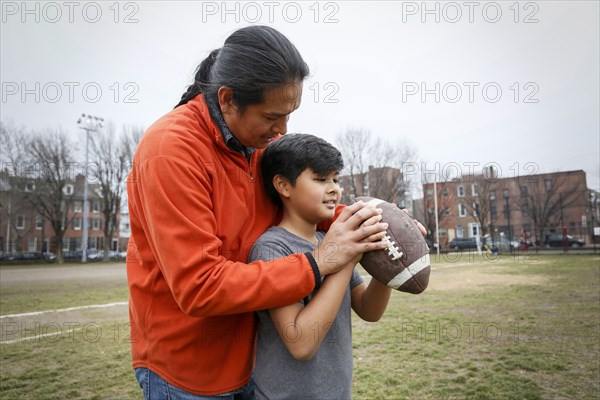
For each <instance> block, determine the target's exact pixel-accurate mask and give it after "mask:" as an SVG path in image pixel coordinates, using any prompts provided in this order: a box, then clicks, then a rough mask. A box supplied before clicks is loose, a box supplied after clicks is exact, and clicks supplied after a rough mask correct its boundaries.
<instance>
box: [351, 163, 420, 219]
mask: <svg viewBox="0 0 600 400" xmlns="http://www.w3.org/2000/svg"><path fill="white" fill-rule="evenodd" d="M340 185H341V187H342V201H341V203H342V204H352V203H354V199H355V198H356V197H358V196H371V197H377V198H379V199H382V200H385V201H388V202H390V203H394V204H398V205H399V206H401V207H405V208H409V209H410V208H411V207H412V201H411V199H410V196H409V195H408V194H407V193H405V183H404V181H403V179H402V172H401V171H400V170H399V169H398V168H393V167H373V166H369V170H368V171H367V172H363V173H360V174H355V175H354V176H351V175H345V176H341V177H340Z"/></svg>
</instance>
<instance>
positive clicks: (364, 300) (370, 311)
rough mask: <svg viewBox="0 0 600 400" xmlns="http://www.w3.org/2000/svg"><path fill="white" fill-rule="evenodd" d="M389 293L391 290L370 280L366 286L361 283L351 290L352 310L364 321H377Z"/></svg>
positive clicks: (385, 304) (372, 279) (386, 302)
mask: <svg viewBox="0 0 600 400" xmlns="http://www.w3.org/2000/svg"><path fill="white" fill-rule="evenodd" d="M391 292H392V288H390V287H387V286H386V285H384V284H383V283H381V282H379V281H378V280H377V279H375V278H371V281H370V282H369V284H368V285H367V284H365V283H364V282H363V283H362V284H360V285H358V286H356V287H355V288H354V289H352V292H351V296H352V309H353V310H354V312H355V313H356V314H357V315H358V316H359V317H360V318H361V319H363V320H365V321H368V322H376V321H379V318H381V316H382V315H383V313H384V312H385V309H386V308H387V305H388V301H389V300H390V294H391Z"/></svg>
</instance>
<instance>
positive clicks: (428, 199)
mask: <svg viewBox="0 0 600 400" xmlns="http://www.w3.org/2000/svg"><path fill="white" fill-rule="evenodd" d="M436 186H437V205H438V208H437V218H438V224H439V225H440V226H443V225H444V223H443V221H444V219H446V217H447V216H448V215H449V213H450V209H451V207H452V206H453V203H452V202H451V200H450V196H449V195H448V190H449V187H450V186H451V185H450V184H449V182H447V181H443V182H439V183H437V185H436ZM423 195H424V197H423V209H424V210H423V211H424V215H423V217H424V221H423V224H424V225H425V228H426V229H427V237H428V238H429V239H431V241H432V242H436V240H437V238H436V237H435V198H434V197H435V196H436V193H434V191H433V185H432V184H431V183H428V184H426V186H425V190H424V193H423Z"/></svg>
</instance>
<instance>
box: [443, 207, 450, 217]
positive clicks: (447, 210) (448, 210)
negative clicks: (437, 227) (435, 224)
mask: <svg viewBox="0 0 600 400" xmlns="http://www.w3.org/2000/svg"><path fill="white" fill-rule="evenodd" d="M444 215H450V208H448V207H444Z"/></svg>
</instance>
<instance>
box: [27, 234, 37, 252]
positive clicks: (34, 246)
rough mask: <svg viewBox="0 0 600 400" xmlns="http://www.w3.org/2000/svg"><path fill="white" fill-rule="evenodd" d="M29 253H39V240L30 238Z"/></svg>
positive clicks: (28, 243) (28, 242)
mask: <svg viewBox="0 0 600 400" xmlns="http://www.w3.org/2000/svg"><path fill="white" fill-rule="evenodd" d="M27 251H37V238H36V237H35V236H30V237H29V240H28V241H27Z"/></svg>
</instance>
